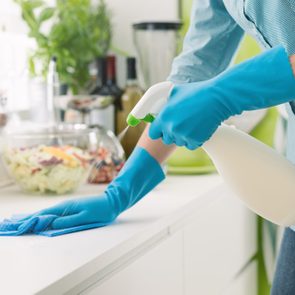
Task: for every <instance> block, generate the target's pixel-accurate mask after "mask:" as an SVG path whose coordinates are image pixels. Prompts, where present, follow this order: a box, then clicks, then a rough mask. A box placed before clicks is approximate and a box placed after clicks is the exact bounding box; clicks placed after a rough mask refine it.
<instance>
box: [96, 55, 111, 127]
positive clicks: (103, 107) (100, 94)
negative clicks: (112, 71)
mask: <svg viewBox="0 0 295 295" xmlns="http://www.w3.org/2000/svg"><path fill="white" fill-rule="evenodd" d="M96 64H97V86H96V88H95V90H94V91H93V92H92V93H91V94H92V95H93V101H92V104H91V113H90V124H92V125H100V126H103V127H105V128H106V129H108V130H111V131H113V132H114V131H115V105H114V102H115V95H114V93H113V91H111V88H110V86H109V85H108V78H107V58H106V57H99V58H97V59H96Z"/></svg>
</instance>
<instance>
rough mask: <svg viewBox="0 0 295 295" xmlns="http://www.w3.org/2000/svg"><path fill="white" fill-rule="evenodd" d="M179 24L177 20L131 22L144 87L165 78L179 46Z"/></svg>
mask: <svg viewBox="0 0 295 295" xmlns="http://www.w3.org/2000/svg"><path fill="white" fill-rule="evenodd" d="M181 25H182V24H181V23H180V22H177V21H176V22H140V23H135V24H133V29H134V31H133V32H134V35H133V37H134V43H135V47H136V50H137V53H138V57H139V63H140V67H141V71H142V75H143V80H144V87H145V88H146V89H147V88H149V87H150V86H152V85H153V84H155V83H158V82H161V81H165V80H166V79H167V77H168V75H169V73H170V70H171V65H172V61H173V59H174V57H175V56H176V54H177V50H178V48H179V41H180V38H179V37H180V36H179V30H180V28H181Z"/></svg>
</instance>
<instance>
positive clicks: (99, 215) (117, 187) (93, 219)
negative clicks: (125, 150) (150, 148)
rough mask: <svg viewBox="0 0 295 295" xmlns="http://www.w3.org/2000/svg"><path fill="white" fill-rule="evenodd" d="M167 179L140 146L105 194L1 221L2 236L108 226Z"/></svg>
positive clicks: (0, 231)
mask: <svg viewBox="0 0 295 295" xmlns="http://www.w3.org/2000/svg"><path fill="white" fill-rule="evenodd" d="M164 178H165V175H164V173H163V171H162V168H161V166H160V165H159V163H158V162H157V161H156V160H155V159H154V158H153V157H152V156H151V155H150V154H149V153H148V152H147V151H146V150H145V149H143V148H140V147H137V148H136V149H135V150H134V152H133V153H132V155H131V156H130V158H129V159H128V161H127V162H126V164H125V165H124V167H123V169H122V170H121V172H120V173H119V175H118V177H117V178H116V179H115V180H113V182H112V183H110V184H109V186H108V187H107V189H106V191H105V192H104V194H102V195H101V196H97V197H88V198H80V199H75V200H69V201H65V202H62V203H60V204H58V205H56V206H53V207H51V208H47V209H44V210H41V211H40V212H37V213H35V214H32V215H29V216H27V217H26V218H24V219H21V220H11V222H9V221H5V222H3V223H2V224H1V223H0V235H5V232H6V235H7V232H8V231H10V232H11V235H12V234H13V235H17V234H18V233H20V234H24V233H28V232H33V233H40V232H41V231H48V230H62V229H68V228H72V229H71V230H70V231H69V232H73V231H75V230H73V228H75V227H77V230H82V229H85V228H79V226H83V225H91V224H92V225H93V224H94V225H96V226H90V227H91V228H93V227H99V226H103V225H106V224H108V223H110V222H112V221H113V220H114V219H116V217H117V216H118V215H119V214H120V213H121V212H123V211H124V210H126V209H128V208H129V207H131V206H133V205H134V204H135V203H136V202H137V201H139V200H140V199H141V198H142V197H143V196H145V195H146V194H147V193H148V192H149V191H151V190H152V189H153V188H154V187H155V186H156V185H157V184H158V183H160V182H161V181H162V180H163V179H164ZM42 222H43V223H44V224H45V223H46V226H44V224H43V225H42ZM32 227H33V228H32ZM88 228H89V227H88ZM5 229H6V231H5ZM61 233H67V232H64V231H62V232H61ZM55 235H56V234H55Z"/></svg>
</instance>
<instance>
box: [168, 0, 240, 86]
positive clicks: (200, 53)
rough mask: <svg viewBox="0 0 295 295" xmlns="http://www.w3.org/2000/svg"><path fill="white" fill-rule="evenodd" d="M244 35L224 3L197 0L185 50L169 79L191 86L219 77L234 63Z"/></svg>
mask: <svg viewBox="0 0 295 295" xmlns="http://www.w3.org/2000/svg"><path fill="white" fill-rule="evenodd" d="M242 36H243V30H242V29H241V28H240V27H239V26H238V24H237V23H236V22H235V21H234V19H233V18H232V17H231V16H230V15H229V13H228V12H227V10H226V8H225V6H224V4H223V2H222V1H221V0H194V2H193V8H192V13H191V20H190V26H189V29H188V32H187V34H186V36H185V39H184V43H183V49H182V52H181V53H180V55H179V56H177V57H176V58H175V59H174V61H173V64H172V70H171V73H170V75H169V77H168V80H170V81H172V82H174V83H188V82H197V81H203V80H207V79H210V78H212V77H214V76H216V75H217V74H219V73H220V72H222V71H223V70H224V69H226V67H227V66H228V65H229V63H230V62H231V60H232V57H233V55H234V53H235V51H236V49H237V47H238V45H239V43H240V40H241V38H242Z"/></svg>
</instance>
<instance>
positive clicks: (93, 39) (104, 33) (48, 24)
mask: <svg viewBox="0 0 295 295" xmlns="http://www.w3.org/2000/svg"><path fill="white" fill-rule="evenodd" d="M14 1H15V2H16V3H17V4H18V5H20V7H21V10H22V17H23V19H24V21H25V22H26V24H27V25H28V28H29V36H30V37H32V38H34V39H35V41H36V45H37V48H36V50H35V51H34V52H32V54H31V55H30V58H29V68H30V72H31V74H32V75H33V76H35V75H40V74H41V75H43V76H46V74H47V70H48V64H49V61H50V59H51V57H52V56H56V57H57V70H58V72H59V75H60V79H61V81H62V83H65V84H68V86H69V87H70V88H71V89H72V91H73V92H74V93H77V92H79V91H81V89H84V88H85V87H86V85H87V83H88V82H89V78H90V77H89V64H90V62H92V61H93V60H94V59H95V58H96V57H98V56H102V55H105V54H106V53H107V51H108V49H109V47H110V42H111V35H112V34H111V33H112V31H111V21H110V13H109V11H108V9H107V7H106V4H105V2H104V0H100V2H99V4H98V5H96V6H93V5H92V4H91V0H67V1H64V0H56V6H54V7H50V6H48V5H46V3H45V1H43V0H14Z"/></svg>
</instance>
